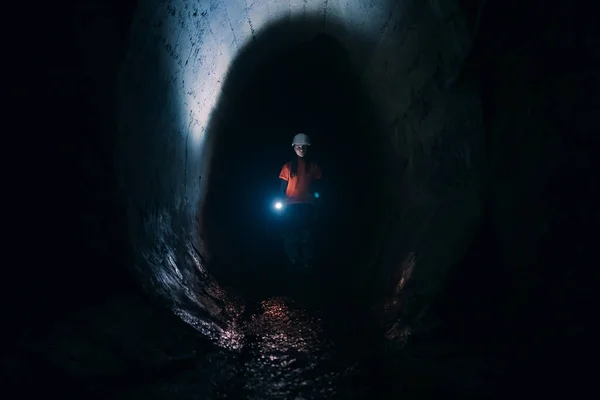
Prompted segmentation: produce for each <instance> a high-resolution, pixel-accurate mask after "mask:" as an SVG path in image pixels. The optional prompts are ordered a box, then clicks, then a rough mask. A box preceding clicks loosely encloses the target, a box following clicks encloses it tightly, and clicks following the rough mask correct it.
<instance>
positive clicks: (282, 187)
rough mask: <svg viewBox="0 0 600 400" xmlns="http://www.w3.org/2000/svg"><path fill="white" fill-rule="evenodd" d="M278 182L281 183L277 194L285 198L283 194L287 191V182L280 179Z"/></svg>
mask: <svg viewBox="0 0 600 400" xmlns="http://www.w3.org/2000/svg"><path fill="white" fill-rule="evenodd" d="M279 181H280V182H281V185H279V194H280V195H281V198H282V199H283V198H285V192H286V190H287V186H288V181H286V180H285V179H281V178H279Z"/></svg>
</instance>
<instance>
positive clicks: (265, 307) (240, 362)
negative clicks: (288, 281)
mask: <svg viewBox="0 0 600 400" xmlns="http://www.w3.org/2000/svg"><path fill="white" fill-rule="evenodd" d="M303 289H310V287H309V286H304V287H303ZM312 289H313V290H305V291H304V292H303V293H300V292H295V293H293V296H294V297H292V296H276V297H268V298H265V299H262V300H260V299H259V300H254V301H252V300H249V299H247V300H246V303H245V307H244V311H243V313H242V315H241V316H240V318H239V320H238V321H237V322H236V324H235V325H236V326H235V327H234V330H235V332H236V335H235V336H236V339H235V340H234V341H235V342H236V343H235V346H234V347H235V350H226V349H213V350H211V351H209V352H207V353H205V354H204V355H203V356H201V357H200V358H199V359H198V362H197V363H196V364H195V365H194V367H193V368H190V369H186V370H183V371H181V373H179V374H177V375H174V376H173V377H172V378H171V379H169V380H166V381H163V382H157V383H150V384H148V385H145V386H143V387H142V386H136V387H135V388H132V389H131V390H127V391H125V392H122V393H119V395H118V396H114V397H112V398H119V399H131V398H144V399H148V398H167V399H168V398H173V399H187V398H199V396H200V398H207V399H213V398H214V399H223V398H231V399H294V400H295V399H372V398H378V399H388V398H390V399H391V398H397V396H399V395H401V394H405V395H408V394H409V392H410V391H411V390H413V391H414V392H415V393H416V394H417V397H416V398H423V397H422V396H427V395H433V394H434V393H436V394H437V393H439V392H438V390H439V389H435V390H434V387H435V386H437V385H440V386H441V387H442V388H443V390H442V391H443V392H446V393H448V392H450V393H451V392H453V391H455V390H456V389H455V388H452V384H451V383H450V382H449V381H448V379H450V378H448V377H442V376H441V375H440V374H439V372H434V371H435V369H439V365H438V366H436V367H435V368H431V366H427V365H426V363H425V364H422V365H418V364H414V363H413V364H411V365H408V364H407V365H406V366H404V367H403V366H402V365H400V364H399V363H398V359H399V357H400V354H401V353H399V352H398V351H392V352H390V348H391V347H390V346H389V343H386V341H385V340H384V339H383V338H382V336H381V332H377V331H376V329H375V325H374V324H373V323H372V321H370V320H369V318H370V317H369V316H368V312H367V310H364V309H363V310H361V309H360V306H358V305H357V304H349V302H350V301H351V300H345V299H344V300H340V301H344V302H346V304H345V307H344V306H343V305H342V304H339V302H332V301H331V300H332V299H334V298H338V299H340V297H339V296H334V295H333V294H331V293H329V294H328V296H325V297H323V295H322V296H318V295H317V293H316V292H318V290H317V289H316V287H312ZM302 294H303V295H304V296H303V297H302V296H301V295H302ZM326 299H329V300H326ZM396 350H397V349H396ZM438 364H440V363H439V362H438ZM443 364H444V363H443V362H442V363H441V364H440V365H443ZM443 368H444V369H445V368H447V365H445V366H443ZM432 372H433V373H432ZM445 373H446V374H447V372H445ZM436 375H437V376H436ZM406 379H408V380H410V382H407V383H408V384H406V382H404V381H405V380H406ZM434 380H435V382H434ZM400 382H402V383H400ZM461 384H462V383H461ZM411 387H413V389H411ZM465 397H467V398H468V397H469V396H468V393H462V398H465Z"/></svg>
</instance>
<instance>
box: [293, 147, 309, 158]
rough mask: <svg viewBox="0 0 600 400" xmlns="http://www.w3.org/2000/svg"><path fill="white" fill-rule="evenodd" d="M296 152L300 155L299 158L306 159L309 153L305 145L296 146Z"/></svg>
mask: <svg viewBox="0 0 600 400" xmlns="http://www.w3.org/2000/svg"><path fill="white" fill-rule="evenodd" d="M294 151H295V152H296V154H297V155H298V157H304V156H305V155H306V152H307V151H308V146H307V145H305V144H295V145H294Z"/></svg>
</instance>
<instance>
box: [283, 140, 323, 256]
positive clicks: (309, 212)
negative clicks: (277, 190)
mask: <svg viewBox="0 0 600 400" xmlns="http://www.w3.org/2000/svg"><path fill="white" fill-rule="evenodd" d="M292 147H293V149H294V152H295V153H296V157H294V158H293V159H292V160H291V161H289V162H287V163H286V164H284V166H283V168H281V172H280V173H279V179H280V180H281V195H282V197H283V198H284V199H285V205H286V215H287V226H286V229H285V233H284V245H285V252H286V254H287V256H288V258H289V260H290V262H291V263H292V265H294V266H299V267H304V268H308V267H309V266H310V265H311V264H312V262H313V255H314V233H313V229H314V222H315V220H316V214H317V213H316V207H317V206H318V203H319V194H320V190H319V186H320V181H321V167H320V166H319V164H317V163H316V162H315V161H314V160H312V159H311V158H310V157H309V156H308V149H309V147H310V138H309V137H308V135H306V134H304V133H299V134H297V135H296V136H294V139H293V140H292Z"/></svg>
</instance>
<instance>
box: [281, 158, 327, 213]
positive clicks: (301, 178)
mask: <svg viewBox="0 0 600 400" xmlns="http://www.w3.org/2000/svg"><path fill="white" fill-rule="evenodd" d="M291 167H292V163H291V162H288V163H287V164H285V165H284V166H283V168H282V169H281V172H280V173H279V179H283V180H285V181H287V182H288V185H287V189H286V190H285V196H286V197H287V199H288V203H289V204H296V203H313V202H314V198H313V194H312V192H311V191H310V184H311V182H312V180H313V179H321V168H320V167H319V166H318V165H317V163H315V162H311V163H310V169H309V170H308V173H306V168H305V161H304V160H303V159H302V158H298V171H297V172H296V175H294V176H291V173H290V172H291Z"/></svg>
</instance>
